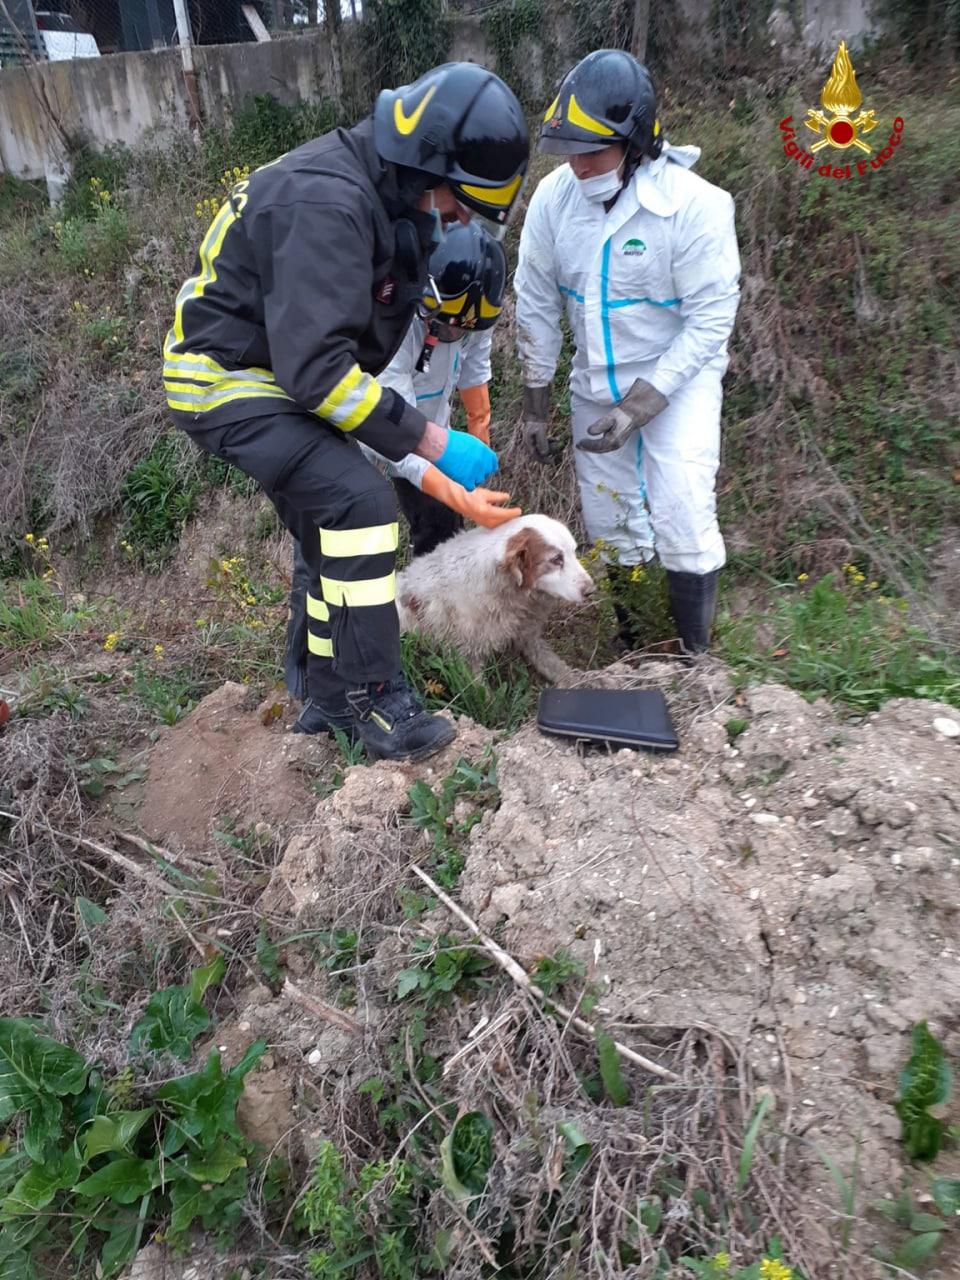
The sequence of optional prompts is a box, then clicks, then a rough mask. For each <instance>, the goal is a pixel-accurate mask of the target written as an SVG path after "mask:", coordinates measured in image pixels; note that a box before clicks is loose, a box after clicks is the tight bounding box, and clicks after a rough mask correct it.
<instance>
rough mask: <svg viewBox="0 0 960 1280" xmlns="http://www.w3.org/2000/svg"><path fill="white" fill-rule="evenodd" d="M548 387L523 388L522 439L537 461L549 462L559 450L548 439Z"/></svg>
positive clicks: (556, 445)
mask: <svg viewBox="0 0 960 1280" xmlns="http://www.w3.org/2000/svg"><path fill="white" fill-rule="evenodd" d="M549 417H550V388H549V387H524V388H523V425H522V430H523V440H524V444H525V445H526V446H527V449H528V450H529V452H530V453H531V454H533V456H534V457H535V458H536V460H537V461H538V462H549V461H550V459H551V458H554V457H556V455H557V454H558V453H560V452H561V449H560V446H559V445H558V444H557V443H556V442H555V441H553V440H551V439H550V436H549V434H548V432H549V430H550V428H549V425H548V420H549Z"/></svg>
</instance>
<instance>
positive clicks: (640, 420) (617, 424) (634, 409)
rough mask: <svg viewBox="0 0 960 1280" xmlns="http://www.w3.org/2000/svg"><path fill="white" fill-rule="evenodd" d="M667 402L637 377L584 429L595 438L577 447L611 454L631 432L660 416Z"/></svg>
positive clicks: (649, 384) (580, 443)
mask: <svg viewBox="0 0 960 1280" xmlns="http://www.w3.org/2000/svg"><path fill="white" fill-rule="evenodd" d="M669 403H670V402H669V400H668V399H667V397H666V396H664V395H661V394H660V392H659V391H658V390H657V388H656V387H655V386H653V385H652V383H649V382H644V380H643V379H642V378H638V379H637V380H636V382H635V383H634V384H633V386H632V387H631V388H630V390H629V391H628V392H627V394H626V395H625V396H624V397H623V399H622V400H621V401H620V403H619V404H615V405H614V406H613V408H612V409H611V410H610V412H609V413H605V414H604V415H603V417H602V418H598V419H597V420H596V422H591V423H590V426H589V427H587V434H588V435H590V436H591V437H595V438H594V439H590V440H578V441H577V448H578V449H583V450H584V452H585V453H612V452H613V451H614V449H620V448H622V447H623V445H625V444H626V442H627V440H628V439H629V438H630V436H631V435H632V434H633V432H634V431H637V430H639V428H640V427H645V426H646V425H647V423H648V422H650V421H651V419H653V418H655V417H656V416H657V414H658V413H663V411H664V409H665V408H666V407H667V405H668V404H669Z"/></svg>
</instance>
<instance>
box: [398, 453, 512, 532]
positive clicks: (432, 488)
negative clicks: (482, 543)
mask: <svg viewBox="0 0 960 1280" xmlns="http://www.w3.org/2000/svg"><path fill="white" fill-rule="evenodd" d="M420 488H421V489H422V490H423V492H424V493H426V494H429V495H430V497H431V498H436V500H437V501H438V502H442V503H443V505H444V506H445V507H449V508H450V510H451V511H456V512H457V514H458V515H461V516H464V517H465V518H466V519H467V520H472V521H473V522H474V523H475V524H480V525H483V527H484V528H485V529H495V528H496V527H497V525H500V524H506V522H507V521H508V520H515V519H516V518H517V516H519V515H522V514H523V513H522V511H521V509H520V508H519V507H506V506H504V503H507V502H509V501H510V495H509V493H501V492H500V491H499V490H496V489H474V490H472V491H471V492H470V493H468V492H467V490H466V489H464V487H463V485H462V484H457V482H456V481H455V480H451V479H450V478H449V477H448V476H445V475H444V474H443V472H442V471H438V470H437V468H436V467H427V469H426V471H425V472H424V473H423V479H422V480H421V481H420Z"/></svg>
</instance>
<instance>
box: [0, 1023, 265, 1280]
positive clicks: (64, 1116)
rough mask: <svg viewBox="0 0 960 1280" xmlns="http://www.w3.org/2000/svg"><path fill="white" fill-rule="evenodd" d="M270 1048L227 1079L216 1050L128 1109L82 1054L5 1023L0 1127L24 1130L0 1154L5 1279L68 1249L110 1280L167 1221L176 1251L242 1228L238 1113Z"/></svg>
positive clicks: (0, 1254) (255, 1051) (0, 1245)
mask: <svg viewBox="0 0 960 1280" xmlns="http://www.w3.org/2000/svg"><path fill="white" fill-rule="evenodd" d="M265 1048H266V1045H265V1043H264V1042H263V1041H258V1042H257V1043H256V1044H254V1045H251V1047H250V1049H248V1051H247V1053H246V1054H245V1055H244V1057H243V1058H242V1059H241V1061H240V1062H238V1063H237V1065H236V1066H235V1067H233V1068H232V1069H231V1070H229V1071H226V1072H225V1071H224V1070H223V1068H222V1066H221V1064H220V1057H219V1054H218V1053H217V1052H216V1051H213V1052H212V1053H211V1054H210V1055H209V1057H208V1059H207V1061H206V1063H205V1065H204V1066H203V1067H202V1068H201V1070H200V1071H197V1072H194V1073H193V1074H192V1075H187V1076H182V1077H180V1078H179V1079H176V1080H171V1081H168V1082H167V1083H166V1084H164V1085H161V1086H160V1087H159V1088H158V1089H157V1090H156V1092H155V1094H154V1097H153V1099H152V1100H151V1101H149V1104H148V1105H145V1106H142V1107H138V1108H135V1109H133V1110H125V1109H122V1107H121V1106H118V1105H117V1100H116V1099H117V1096H118V1094H119V1092H120V1091H111V1090H110V1089H109V1088H108V1087H107V1086H106V1085H105V1084H104V1082H103V1080H102V1078H101V1076H100V1074H99V1073H98V1072H97V1071H96V1069H95V1068H94V1067H93V1066H92V1065H91V1064H90V1063H89V1062H87V1061H86V1059H84V1058H83V1057H82V1056H81V1055H80V1054H78V1053H77V1052H76V1051H75V1050H73V1049H71V1048H69V1047H68V1046H67V1045H64V1044H60V1043H59V1042H58V1041H56V1040H53V1039H51V1038H50V1037H49V1036H47V1035H45V1034H44V1033H43V1031H42V1030H41V1028H40V1026H39V1025H38V1024H37V1023H35V1022H32V1021H30V1020H28V1019H24V1018H4V1019H0V1121H2V1122H5V1123H7V1124H10V1122H13V1121H16V1124H17V1128H16V1130H14V1132H16V1134H17V1137H16V1140H15V1141H14V1142H12V1143H10V1145H9V1146H8V1147H7V1149H6V1150H5V1151H4V1153H3V1154H2V1155H0V1197H2V1199H0V1268H2V1274H4V1275H8V1276H10V1277H11V1278H12V1277H14V1276H17V1277H24V1278H26V1277H34V1276H35V1275H36V1274H38V1272H37V1270H36V1266H37V1263H38V1262H39V1260H40V1259H41V1258H43V1257H45V1256H47V1255H48V1254H49V1253H50V1251H52V1250H58V1251H60V1252H64V1251H65V1250H69V1252H70V1253H71V1254H73V1255H74V1256H76V1257H77V1258H80V1257H83V1256H90V1257H92V1258H94V1259H96V1263H95V1266H96V1270H97V1274H98V1275H100V1276H103V1277H105V1278H106V1277H111V1276H114V1275H116V1274H117V1272H118V1271H119V1270H120V1269H121V1268H122V1267H123V1266H124V1265H125V1264H126V1263H127V1262H128V1261H129V1260H130V1258H131V1257H132V1256H133V1255H134V1253H135V1252H136V1251H137V1249H138V1248H139V1246H140V1243H141V1241H142V1240H143V1238H144V1236H145V1234H146V1233H147V1232H149V1231H150V1230H152V1229H153V1228H154V1227H155V1226H157V1225H159V1224H160V1223H161V1222H166V1223H167V1229H166V1234H167V1238H168V1239H169V1240H170V1241H171V1242H173V1243H176V1241H178V1240H181V1239H183V1237H184V1235H185V1233H186V1232H187V1231H188V1230H189V1228H190V1227H191V1225H192V1224H193V1222H194V1221H196V1220H197V1219H199V1220H200V1221H201V1222H202V1223H203V1225H204V1226H205V1227H207V1228H208V1229H216V1230H217V1231H220V1232H226V1233H228V1232H229V1231H230V1230H231V1229H232V1228H234V1227H235V1225H236V1223H237V1221H238V1220H239V1216H240V1213H241V1210H242V1204H243V1197H244V1195H245V1192H246V1182H247V1173H246V1169H247V1156H248V1154H249V1150H248V1148H247V1146H246V1144H245V1143H244V1140H243V1138H242V1135H241V1133H240V1130H239V1129H238V1128H237V1124H236V1116H235V1113H236V1105H237V1101H238V1099H239V1097H240V1092H241V1090H242V1088H243V1081H244V1078H245V1076H246V1075H247V1073H248V1072H249V1071H250V1070H251V1069H252V1068H253V1066H254V1065H255V1064H256V1063H257V1061H258V1060H259V1058H260V1056H261V1055H262V1054H263V1052H264V1050H265ZM124 1092H125V1091H124ZM8 1132H9V1131H8ZM39 1274H44V1271H43V1270H41V1271H40V1272H39Z"/></svg>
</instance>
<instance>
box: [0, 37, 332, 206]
mask: <svg viewBox="0 0 960 1280" xmlns="http://www.w3.org/2000/svg"><path fill="white" fill-rule="evenodd" d="M194 57H195V62H196V68H197V79H198V81H199V85H200V96H201V101H202V104H203V111H204V117H205V119H206V120H207V121H208V122H209V123H210V124H211V125H212V126H213V127H214V128H216V127H218V126H223V124H224V123H225V122H226V121H227V120H228V119H229V117H230V115H231V113H232V112H233V111H234V110H235V109H236V108H237V107H238V106H240V105H241V104H242V103H243V101H244V100H245V99H246V98H248V97H250V96H251V95H253V94H258V93H272V94H273V95H274V96H275V97H277V98H279V99H280V101H281V102H286V103H288V104H290V105H292V104H293V103H295V102H298V101H303V100H308V101H310V100H316V99H319V98H322V97H324V96H325V95H328V94H329V93H330V89H329V86H330V85H331V83H332V62H331V58H330V54H329V49H328V47H327V44H326V41H325V40H324V38H323V36H322V34H321V33H311V34H309V35H303V36H291V37H289V38H286V39H280V40H272V41H270V42H269V43H265V44H226V45H204V46H200V47H198V48H197V49H195V51H194ZM186 123H187V107H186V98H185V95H184V88H183V70H182V64H181V61H180V52H179V50H177V49H160V50H157V51H155V52H152V53H118V54H113V55H111V56H110V57H106V58H86V59H83V60H78V61H68V62H50V63H40V64H36V65H34V66H33V67H8V68H5V69H4V70H2V71H0V170H4V169H5V170H7V171H8V172H10V173H13V174H16V175H17V177H20V178H47V179H48V180H49V179H50V178H51V177H53V178H54V181H55V180H56V176H57V175H58V174H60V173H61V172H62V168H63V155H64V147H63V135H64V134H68V135H70V136H73V137H81V138H84V139H87V140H89V141H90V142H92V143H93V144H94V145H95V146H97V147H103V146H106V145H107V144H109V143H112V142H121V143H126V144H127V145H128V146H129V145H132V144H134V143H136V142H139V141H140V140H141V139H142V138H143V137H144V136H145V135H147V134H148V133H154V134H159V135H162V134H163V133H164V132H167V133H169V132H172V131H173V130H175V129H178V128H183V127H184V126H185V125H186Z"/></svg>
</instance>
